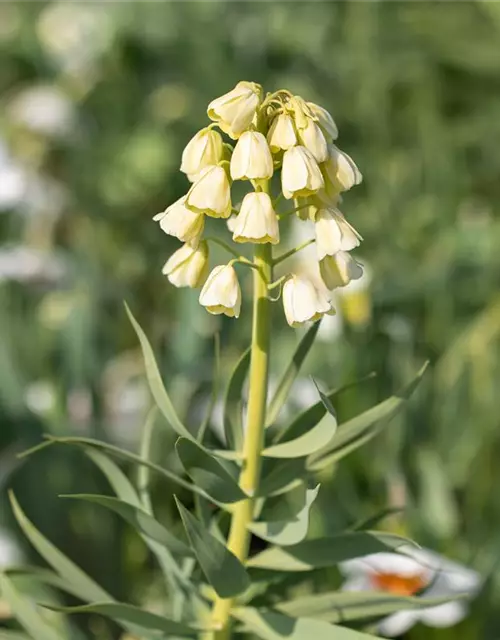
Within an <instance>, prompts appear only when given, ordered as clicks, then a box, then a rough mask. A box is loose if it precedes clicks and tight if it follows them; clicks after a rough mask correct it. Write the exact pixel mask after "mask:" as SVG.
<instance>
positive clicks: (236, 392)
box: [224, 348, 250, 451]
mask: <svg viewBox="0 0 500 640" xmlns="http://www.w3.org/2000/svg"><path fill="white" fill-rule="evenodd" d="M249 366H250V348H248V349H247V350H246V351H245V352H244V353H243V355H242V356H241V358H240V359H239V360H238V362H237V363H236V366H235V367H234V369H233V372H232V374H231V377H230V378H229V383H228V385H227V389H226V393H225V395H224V435H225V436H226V443H227V446H228V448H229V449H234V450H235V451H240V450H241V448H242V447H243V425H242V421H241V412H242V408H243V398H242V395H243V385H244V384H245V379H246V377H247V373H248V367H249Z"/></svg>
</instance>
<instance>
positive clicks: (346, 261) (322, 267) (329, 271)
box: [319, 251, 363, 290]
mask: <svg viewBox="0 0 500 640" xmlns="http://www.w3.org/2000/svg"><path fill="white" fill-rule="evenodd" d="M319 272H320V274H321V278H322V280H323V282H324V283H325V285H326V287H327V288H328V289H330V290H331V289H336V288H337V287H345V285H346V284H349V282H351V280H358V279H359V278H361V276H362V275H363V267H362V266H361V265H360V264H359V262H357V261H356V260H355V259H354V258H353V257H352V256H351V254H349V253H347V251H338V252H337V253H336V254H335V255H334V256H328V255H327V256H325V257H324V258H323V260H321V261H320V263H319Z"/></svg>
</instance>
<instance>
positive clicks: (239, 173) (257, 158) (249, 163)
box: [230, 131, 273, 180]
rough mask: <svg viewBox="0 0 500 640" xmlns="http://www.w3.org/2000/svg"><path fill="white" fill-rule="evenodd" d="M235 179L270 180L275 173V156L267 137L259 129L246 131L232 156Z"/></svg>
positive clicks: (232, 169)
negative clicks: (273, 156) (272, 154)
mask: <svg viewBox="0 0 500 640" xmlns="http://www.w3.org/2000/svg"><path fill="white" fill-rule="evenodd" d="M230 169H231V178H232V179H233V180H268V179H269V178H270V177H271V176H272V175H273V158H272V156H271V150H270V149H269V145H268V144H267V140H266V138H265V137H264V136H263V135H262V133H259V132H258V131H245V133H243V134H242V135H241V137H240V139H239V140H238V142H237V143H236V146H235V148H234V151H233V155H232V157H231V167H230Z"/></svg>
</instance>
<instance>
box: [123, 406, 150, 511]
mask: <svg viewBox="0 0 500 640" xmlns="http://www.w3.org/2000/svg"><path fill="white" fill-rule="evenodd" d="M157 415H158V407H153V408H152V409H150V410H149V412H148V415H147V417H146V420H145V422H144V426H143V428H142V433H141V445H140V448H139V455H140V457H141V458H142V459H143V460H150V459H151V454H152V451H153V435H154V430H155V424H156V417H157ZM150 476H151V469H150V468H149V467H146V466H144V465H141V466H140V467H138V468H137V488H138V496H137V497H138V499H139V503H140V504H141V505H142V507H143V508H144V509H145V510H146V511H147V512H148V513H150V514H152V511H153V507H152V504H151V495H150V492H149V485H150ZM134 492H135V489H134ZM117 495H118V496H119V497H120V498H122V500H123V499H125V502H130V500H127V499H126V498H124V497H123V496H121V495H120V494H119V493H118V492H117ZM137 506H139V505H137Z"/></svg>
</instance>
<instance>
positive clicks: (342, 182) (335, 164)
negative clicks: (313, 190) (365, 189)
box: [323, 144, 363, 195]
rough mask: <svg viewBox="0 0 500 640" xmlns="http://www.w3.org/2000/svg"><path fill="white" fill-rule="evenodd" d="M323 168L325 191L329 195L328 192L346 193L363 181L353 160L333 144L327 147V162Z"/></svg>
mask: <svg viewBox="0 0 500 640" xmlns="http://www.w3.org/2000/svg"><path fill="white" fill-rule="evenodd" d="M323 167H324V170H325V175H326V178H327V184H326V190H327V192H328V194H329V195H330V192H331V193H337V192H340V191H348V190H349V189H351V187H354V186H355V185H357V184H360V183H361V181H362V180H363V176H362V175H361V172H360V170H359V169H358V167H357V166H356V163H355V162H354V160H353V159H352V158H351V157H350V156H348V155H347V153H345V152H344V151H341V150H340V149H339V148H338V147H336V146H335V145H333V144H331V145H329V147H328V160H327V161H326V162H325V163H324V164H323ZM328 183H329V184H328Z"/></svg>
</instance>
